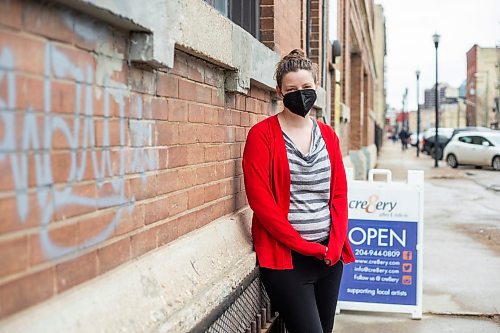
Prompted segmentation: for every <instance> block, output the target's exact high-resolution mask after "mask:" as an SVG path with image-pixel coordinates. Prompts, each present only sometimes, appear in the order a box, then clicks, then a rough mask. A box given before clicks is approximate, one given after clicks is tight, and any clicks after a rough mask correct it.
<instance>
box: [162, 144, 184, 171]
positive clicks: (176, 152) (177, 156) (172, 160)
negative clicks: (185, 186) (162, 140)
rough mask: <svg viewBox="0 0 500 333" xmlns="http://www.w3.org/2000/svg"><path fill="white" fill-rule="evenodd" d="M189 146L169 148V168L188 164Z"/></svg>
mask: <svg viewBox="0 0 500 333" xmlns="http://www.w3.org/2000/svg"><path fill="white" fill-rule="evenodd" d="M187 164H188V162H187V147H186V146H176V147H170V148H168V160H167V167H168V168H176V167H180V166H184V165H187Z"/></svg>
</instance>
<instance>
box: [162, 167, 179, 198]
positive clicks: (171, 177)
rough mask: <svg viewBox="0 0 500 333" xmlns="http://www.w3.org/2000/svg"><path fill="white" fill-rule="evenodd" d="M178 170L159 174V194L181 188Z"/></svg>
mask: <svg viewBox="0 0 500 333" xmlns="http://www.w3.org/2000/svg"><path fill="white" fill-rule="evenodd" d="M178 173H179V171H178V170H168V171H166V172H160V173H158V174H157V176H156V177H157V182H158V185H157V193H156V194H157V195H162V194H166V193H170V192H173V191H177V190H178V189H180V182H179V181H178Z"/></svg>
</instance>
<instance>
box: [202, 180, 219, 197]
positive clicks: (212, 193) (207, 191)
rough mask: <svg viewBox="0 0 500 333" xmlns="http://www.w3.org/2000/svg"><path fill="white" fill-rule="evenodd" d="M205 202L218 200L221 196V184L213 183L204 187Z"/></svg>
mask: <svg viewBox="0 0 500 333" xmlns="http://www.w3.org/2000/svg"><path fill="white" fill-rule="evenodd" d="M203 192H204V196H205V202H209V201H213V200H217V199H218V198H219V196H220V184H219V183H216V184H211V185H208V186H206V187H205V188H204V189H203Z"/></svg>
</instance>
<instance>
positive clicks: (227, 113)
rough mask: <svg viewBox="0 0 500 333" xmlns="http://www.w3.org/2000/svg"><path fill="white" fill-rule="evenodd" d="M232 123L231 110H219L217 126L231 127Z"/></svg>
mask: <svg viewBox="0 0 500 333" xmlns="http://www.w3.org/2000/svg"><path fill="white" fill-rule="evenodd" d="M232 122H233V115H232V114H231V110H227V109H219V125H231V124H232Z"/></svg>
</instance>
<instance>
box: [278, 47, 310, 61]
mask: <svg viewBox="0 0 500 333" xmlns="http://www.w3.org/2000/svg"><path fill="white" fill-rule="evenodd" d="M305 57H306V55H305V53H304V51H302V50H301V49H294V50H292V51H290V53H288V54H287V55H286V56H285V57H284V58H283V59H304V58H305Z"/></svg>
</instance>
